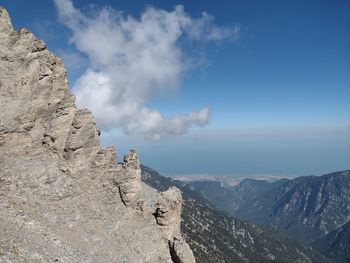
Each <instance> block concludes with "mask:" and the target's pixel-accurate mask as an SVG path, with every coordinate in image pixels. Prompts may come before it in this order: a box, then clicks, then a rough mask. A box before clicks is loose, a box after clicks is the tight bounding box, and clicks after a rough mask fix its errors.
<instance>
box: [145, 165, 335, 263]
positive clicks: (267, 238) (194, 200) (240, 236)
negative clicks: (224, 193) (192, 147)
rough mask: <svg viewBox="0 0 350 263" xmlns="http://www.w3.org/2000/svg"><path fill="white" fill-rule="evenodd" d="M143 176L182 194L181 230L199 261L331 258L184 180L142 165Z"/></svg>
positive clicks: (272, 260) (154, 185)
mask: <svg viewBox="0 0 350 263" xmlns="http://www.w3.org/2000/svg"><path fill="white" fill-rule="evenodd" d="M142 180H143V181H144V182H145V183H147V184H149V185H150V186H152V187H154V188H156V189H158V190H161V191H163V190H165V189H167V188H169V187H171V186H176V187H178V188H179V189H180V190H181V192H182V195H183V200H184V204H183V211H182V218H183V221H182V225H181V227H182V232H183V235H184V236H185V239H186V241H187V242H188V244H189V245H190V247H191V249H192V251H193V253H194V254H195V257H196V260H197V262H208V263H209V262H328V260H327V259H326V258H325V257H322V256H321V255H320V254H319V253H318V252H317V251H315V250H313V249H312V248H310V247H306V246H303V245H301V244H299V243H297V242H295V241H292V240H290V239H288V238H287V237H286V236H285V235H283V234H281V233H279V232H278V231H276V230H273V229H272V228H269V227H263V226H259V225H256V224H253V223H249V222H247V221H245V220H239V219H237V218H234V217H232V216H229V215H227V214H226V213H222V212H220V211H218V210H216V209H215V208H213V207H212V205H211V204H210V202H209V201H208V200H207V199H206V198H205V197H204V196H202V195H201V194H200V193H199V192H196V191H194V190H191V187H190V186H188V185H186V184H185V183H183V182H181V181H177V180H173V179H171V178H167V177H163V176H161V175H160V174H159V173H157V172H156V171H154V170H152V169H150V168H148V167H145V166H142Z"/></svg>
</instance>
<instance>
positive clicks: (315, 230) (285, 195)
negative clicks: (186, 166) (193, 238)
mask: <svg viewBox="0 0 350 263" xmlns="http://www.w3.org/2000/svg"><path fill="white" fill-rule="evenodd" d="M189 186H190V187H192V189H195V190H196V191H198V192H199V193H201V195H202V196H203V197H205V198H207V199H208V200H209V201H210V202H211V203H212V205H213V206H214V207H215V208H217V209H220V210H222V211H225V212H226V213H229V214H230V215H234V216H237V217H239V218H243V219H248V220H250V221H252V222H255V223H259V224H263V225H269V226H272V227H274V228H276V229H279V230H281V231H283V232H285V233H286V234H287V235H288V236H289V237H292V238H293V239H296V240H300V241H302V242H304V243H309V242H312V241H315V240H317V239H319V238H321V237H322V236H324V235H325V234H327V233H328V232H330V231H332V230H334V229H336V228H337V227H339V226H340V225H342V224H344V223H345V222H347V221H348V220H349V218H350V172H349V171H348V170H347V171H341V172H335V173H331V174H326V175H323V176H303V177H298V178H294V179H291V180H287V179H281V180H278V181H276V182H273V183H268V182H264V181H260V180H253V179H246V180H243V181H242V182H241V183H240V184H238V185H237V186H235V187H233V188H232V189H226V188H223V187H221V188H220V187H219V186H220V185H219V184H216V185H215V184H214V183H213V182H205V183H204V182H197V183H196V182H193V183H190V184H189Z"/></svg>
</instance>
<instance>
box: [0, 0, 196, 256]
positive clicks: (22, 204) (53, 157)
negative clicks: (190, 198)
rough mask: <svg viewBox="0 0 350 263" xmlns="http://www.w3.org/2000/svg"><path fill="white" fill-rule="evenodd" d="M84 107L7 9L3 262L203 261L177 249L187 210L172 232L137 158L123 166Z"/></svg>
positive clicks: (1, 118)
mask: <svg viewBox="0 0 350 263" xmlns="http://www.w3.org/2000/svg"><path fill="white" fill-rule="evenodd" d="M74 101H75V99H74V96H73V95H72V94H71V93H70V92H69V89H68V83H67V79H66V72H65V70H64V67H63V63H62V61H61V60H60V59H59V58H58V57H56V56H55V55H53V54H52V53H50V52H49V51H48V49H47V48H46V46H45V44H44V43H43V42H42V41H41V40H39V39H37V38H36V37H35V36H34V35H33V34H32V33H30V32H29V31H28V30H26V29H19V30H18V31H14V30H13V27H12V24H11V21H10V17H9V15H8V13H7V11H6V10H5V9H4V8H1V7H0V262H132V263H134V262H136V263H138V262H152V263H153V262H161V263H164V262H168V263H169V262H174V261H175V262H194V259H191V260H192V261H188V257H187V258H185V259H181V256H180V255H184V253H182V252H181V251H182V250H181V249H179V248H177V247H178V245H177V243H176V242H174V238H175V235H176V237H177V239H178V240H182V239H181V235H180V232H179V231H178V230H179V228H178V222H180V210H181V208H180V210H179V204H177V206H176V205H175V207H176V211H173V212H172V210H171V209H168V212H165V213H164V215H166V216H165V217H164V222H167V230H168V231H169V234H167V235H165V234H164V233H165V232H164V230H163V228H162V227H160V226H159V224H158V223H157V222H158V221H157V220H156V219H155V218H154V216H152V212H154V211H155V209H156V204H155V203H156V201H152V200H158V198H159V197H160V196H161V194H159V193H158V192H157V191H156V190H154V189H151V188H147V190H146V194H147V195H146V196H145V198H144V197H143V196H142V188H143V186H142V184H141V182H140V167H139V161H138V159H137V156H136V153H135V151H130V152H129V153H128V154H127V155H126V157H125V158H124V164H123V165H117V153H116V151H115V149H114V147H108V148H106V149H101V148H100V146H99V134H100V132H99V131H98V130H97V129H96V127H95V122H94V118H93V116H92V114H91V113H90V112H89V111H88V110H81V109H77V108H76V106H75V102H74ZM178 194H179V193H178ZM163 196H165V197H166V196H167V194H165V195H163ZM180 197H181V196H180ZM177 198H178V199H179V196H177ZM165 199H166V200H167V198H165ZM168 199H169V198H168ZM170 199H171V198H170ZM179 200H180V199H179ZM178 202H180V201H178ZM180 203H181V202H180ZM131 204H132V205H131ZM164 207H172V205H169V204H168V205H166V204H164ZM180 207H181V204H180ZM140 211H141V212H140ZM164 211H165V210H164ZM167 216H168V217H167ZM169 216H170V217H169ZM172 216H174V217H175V216H178V218H177V219H175V218H172ZM172 222H174V223H175V224H176V226H172V225H171V223H172ZM170 232H171V233H173V235H170ZM175 233H176V234H175ZM175 252H176V253H175ZM177 258H180V261H178V259H177Z"/></svg>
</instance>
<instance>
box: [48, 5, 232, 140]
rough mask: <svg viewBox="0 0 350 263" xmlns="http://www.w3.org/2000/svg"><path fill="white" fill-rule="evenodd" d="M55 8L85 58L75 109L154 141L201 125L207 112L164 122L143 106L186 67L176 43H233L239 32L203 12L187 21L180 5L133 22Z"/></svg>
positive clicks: (108, 12) (105, 12)
mask: <svg viewBox="0 0 350 263" xmlns="http://www.w3.org/2000/svg"><path fill="white" fill-rule="evenodd" d="M55 3H56V7H57V10H58V13H59V17H60V20H61V21H62V23H64V24H65V25H66V26H67V27H68V28H69V29H70V30H71V31H72V37H71V39H70V41H71V43H73V44H74V45H75V47H76V48H77V49H78V50H79V51H80V52H82V53H84V54H86V55H87V56H88V57H89V61H90V64H89V65H90V66H89V69H88V70H87V71H86V72H85V74H84V75H83V76H81V78H80V79H79V80H78V81H77V82H76V84H75V86H74V92H75V94H76V97H77V104H78V106H79V107H86V108H89V109H90V110H92V112H93V113H94V115H95V117H96V121H97V124H98V125H99V127H101V128H102V129H110V128H113V127H120V128H122V129H123V131H124V133H126V134H143V135H146V136H147V137H151V138H156V139H157V138H160V137H162V136H165V135H181V134H184V133H186V132H187V131H188V129H189V128H190V127H191V126H192V125H199V126H204V125H206V124H207V122H208V119H209V115H210V114H209V109H208V108H204V109H202V110H198V111H193V112H190V113H187V114H184V115H176V116H174V117H171V118H166V117H163V116H162V115H161V113H160V112H158V111H157V110H154V109H150V108H147V107H146V106H145V104H146V103H147V101H148V100H149V98H150V96H152V95H155V94H157V93H159V92H166V91H168V90H170V89H173V88H174V87H177V86H178V84H179V81H180V77H181V74H182V73H183V71H185V70H186V69H187V68H188V67H187V66H188V65H186V62H185V58H184V55H183V50H182V48H181V46H180V45H179V40H180V39H182V38H187V39H191V40H195V41H199V40H200V41H218V40H222V39H225V38H232V39H236V38H237V37H238V34H239V28H237V27H234V28H219V27H217V26H215V25H214V23H213V18H212V17H211V16H210V15H208V14H206V13H203V14H202V16H201V17H200V18H197V19H193V18H191V17H190V16H189V15H188V14H186V13H185V11H184V8H183V7H182V6H176V7H175V9H174V10H173V11H171V12H168V11H165V10H160V9H155V8H152V7H151V8H148V9H146V10H145V11H144V13H143V14H142V15H141V17H140V18H139V19H136V18H134V17H132V16H124V15H123V14H122V13H121V12H117V11H115V10H113V9H112V8H103V9H101V10H94V12H93V13H94V15H93V16H87V15H85V14H83V13H82V12H81V11H80V10H78V9H76V8H75V7H74V6H73V3H72V2H71V1H70V0H55Z"/></svg>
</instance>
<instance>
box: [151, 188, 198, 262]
mask: <svg viewBox="0 0 350 263" xmlns="http://www.w3.org/2000/svg"><path fill="white" fill-rule="evenodd" d="M181 208H182V196H181V192H180V190H179V189H178V188H176V187H171V188H169V189H168V190H167V191H165V192H162V193H161V194H160V197H159V199H158V201H157V204H156V211H155V213H154V215H155V217H156V220H157V223H158V225H159V226H160V227H161V230H162V232H163V235H164V236H165V238H166V239H168V240H169V247H170V251H171V254H172V258H173V260H174V262H178V263H181V262H188V263H190V262H195V258H194V255H193V253H192V251H191V249H190V247H189V246H188V244H187V243H186V242H185V241H184V240H183V238H182V236H181V233H180V225H181Z"/></svg>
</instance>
